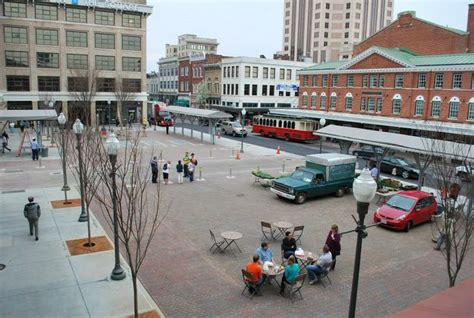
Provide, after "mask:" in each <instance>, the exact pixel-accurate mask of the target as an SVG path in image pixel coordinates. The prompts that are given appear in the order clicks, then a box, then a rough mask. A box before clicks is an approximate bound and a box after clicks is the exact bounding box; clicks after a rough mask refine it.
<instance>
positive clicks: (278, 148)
mask: <svg viewBox="0 0 474 318" xmlns="http://www.w3.org/2000/svg"><path fill="white" fill-rule="evenodd" d="M279 154H280V146H278V147H277V155H279Z"/></svg>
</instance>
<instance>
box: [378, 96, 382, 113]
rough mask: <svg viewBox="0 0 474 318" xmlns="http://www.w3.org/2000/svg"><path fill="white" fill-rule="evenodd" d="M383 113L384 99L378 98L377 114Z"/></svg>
mask: <svg viewBox="0 0 474 318" xmlns="http://www.w3.org/2000/svg"><path fill="white" fill-rule="evenodd" d="M381 112H382V99H381V98H377V113H381Z"/></svg>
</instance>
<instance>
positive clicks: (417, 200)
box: [374, 191, 438, 232]
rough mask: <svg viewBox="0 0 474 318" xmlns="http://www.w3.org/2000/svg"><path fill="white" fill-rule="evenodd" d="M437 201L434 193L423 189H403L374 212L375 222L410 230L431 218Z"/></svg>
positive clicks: (397, 228)
mask: <svg viewBox="0 0 474 318" xmlns="http://www.w3.org/2000/svg"><path fill="white" fill-rule="evenodd" d="M437 206H438V205H437V203H436V200H435V198H434V197H433V195H432V194H430V193H428V192H423V191H402V192H399V193H398V194H396V195H394V196H393V197H391V198H390V200H388V201H387V203H385V204H384V205H383V206H382V207H380V208H378V209H377V211H375V213H374V222H375V223H380V225H382V226H385V227H388V228H392V229H396V230H405V231H406V232H408V231H409V230H410V229H411V228H412V227H413V225H416V224H420V223H423V222H426V221H429V220H430V219H431V216H432V215H433V214H436V210H437Z"/></svg>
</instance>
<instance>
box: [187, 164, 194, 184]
mask: <svg viewBox="0 0 474 318" xmlns="http://www.w3.org/2000/svg"><path fill="white" fill-rule="evenodd" d="M194 169H195V166H194V164H193V163H192V162H189V164H188V177H189V182H193V180H194Z"/></svg>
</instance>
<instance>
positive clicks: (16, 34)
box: [3, 26, 28, 44]
mask: <svg viewBox="0 0 474 318" xmlns="http://www.w3.org/2000/svg"><path fill="white" fill-rule="evenodd" d="M3 34H4V37H5V43H14V44H27V43H28V36H27V32H26V28H23V27H9V26H6V27H4V29H3Z"/></svg>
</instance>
